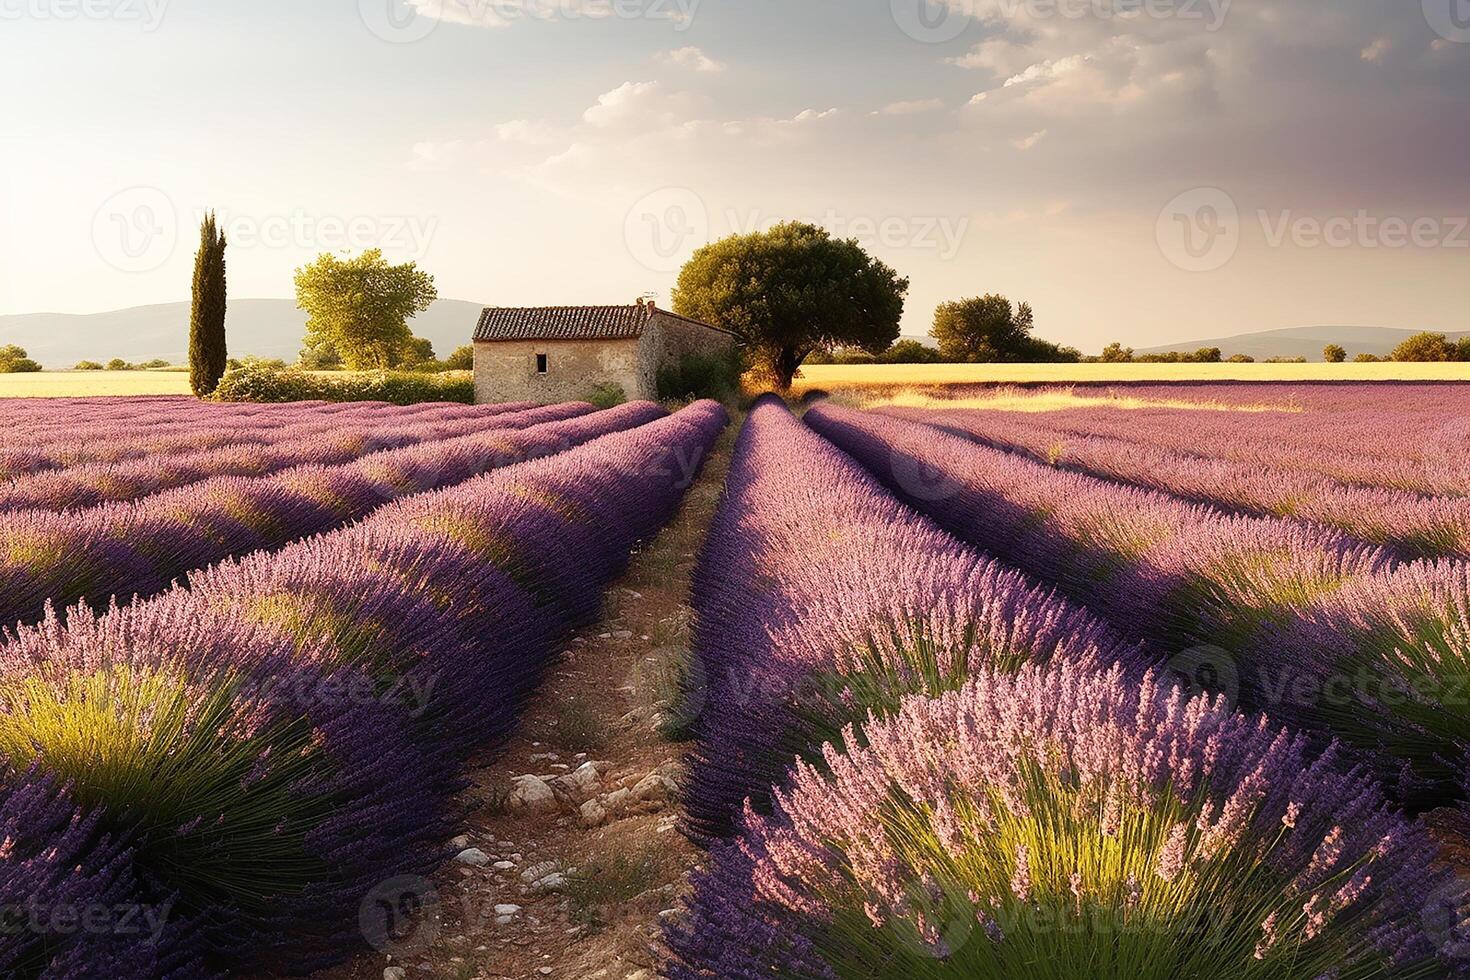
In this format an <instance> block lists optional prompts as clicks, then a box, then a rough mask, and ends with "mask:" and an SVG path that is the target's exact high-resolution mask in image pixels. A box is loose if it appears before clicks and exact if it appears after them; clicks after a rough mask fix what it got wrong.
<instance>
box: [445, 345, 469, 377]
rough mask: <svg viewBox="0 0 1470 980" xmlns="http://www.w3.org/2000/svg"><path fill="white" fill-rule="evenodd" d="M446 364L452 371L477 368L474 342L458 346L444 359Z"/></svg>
mask: <svg viewBox="0 0 1470 980" xmlns="http://www.w3.org/2000/svg"><path fill="white" fill-rule="evenodd" d="M444 364H445V366H446V367H447V369H448V370H450V371H473V370H474V369H475V347H474V345H473V344H465V345H464V346H463V347H456V348H455V349H454V353H453V354H450V355H449V356H448V357H446V358H445V359H444Z"/></svg>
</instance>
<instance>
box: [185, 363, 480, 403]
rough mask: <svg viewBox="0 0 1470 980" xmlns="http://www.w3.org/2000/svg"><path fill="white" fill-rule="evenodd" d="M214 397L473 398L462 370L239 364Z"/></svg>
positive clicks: (276, 399) (468, 400)
mask: <svg viewBox="0 0 1470 980" xmlns="http://www.w3.org/2000/svg"><path fill="white" fill-rule="evenodd" d="M214 397H215V398H216V399H217V400H218V401H227V402H294V401H313V400H320V401H329V402H356V401H380V402H390V403H392V404H394V405H414V404H417V403H419V402H461V403H463V404H466V405H472V404H474V401H475V382H474V377H473V376H472V375H470V374H468V373H466V372H445V373H442V374H417V373H408V372H401V371H382V372H362V373H350V372H344V373H342V374H340V375H332V376H323V375H317V374H309V373H307V372H305V371H299V370H295V369H290V368H288V369H282V368H278V367H274V366H272V365H268V364H244V365H241V366H240V367H237V368H232V369H231V370H229V371H227V372H225V376H224V378H223V379H221V380H220V383H219V387H218V388H217V389H215V393H214Z"/></svg>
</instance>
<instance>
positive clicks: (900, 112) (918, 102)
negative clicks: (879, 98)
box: [873, 99, 944, 116]
mask: <svg viewBox="0 0 1470 980" xmlns="http://www.w3.org/2000/svg"><path fill="white" fill-rule="evenodd" d="M943 108H944V100H943V99H915V100H913V101H910V102H890V103H889V104H888V105H886V106H884V107H883V108H881V109H879V110H877V111H876V112H874V113H873V115H875V116H914V115H918V114H920V113H924V112H934V111H936V110H938V109H943Z"/></svg>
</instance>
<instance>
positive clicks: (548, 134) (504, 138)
mask: <svg viewBox="0 0 1470 980" xmlns="http://www.w3.org/2000/svg"><path fill="white" fill-rule="evenodd" d="M495 135H496V136H497V137H499V139H500V141H501V142H503V143H525V144H527V145H531V146H540V145H544V144H546V143H554V142H555V141H556V138H557V132H556V129H555V128H554V127H553V126H551V125H550V124H548V123H544V122H532V121H531V120H529V119H512V120H510V121H509V122H503V123H500V124H499V125H497V126H496V127H495Z"/></svg>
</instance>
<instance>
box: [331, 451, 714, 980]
mask: <svg viewBox="0 0 1470 980" xmlns="http://www.w3.org/2000/svg"><path fill="white" fill-rule="evenodd" d="M737 428H738V424H732V425H731V426H730V427H729V428H728V429H727V430H726V432H725V433H724V435H723V436H722V437H721V439H720V441H719V443H718V444H717V446H716V448H715V451H714V453H713V454H712V456H711V458H710V461H709V463H708V464H707V465H706V466H705V468H704V471H703V472H702V474H701V476H700V479H699V481H698V482H697V483H696V484H695V485H694V486H693V487H692V488H690V490H689V493H688V495H687V496H686V497H685V500H684V503H683V505H682V507H681V509H680V511H679V513H678V515H677V516H676V517H675V519H674V521H673V522H672V523H671V524H670V525H669V527H667V528H665V530H664V531H663V532H662V533H661V534H660V535H659V536H658V537H657V538H656V539H655V540H654V541H652V542H650V543H649V544H648V545H647V546H646V547H645V548H644V549H643V550H642V551H640V552H639V553H638V554H636V555H635V556H634V559H633V563H632V565H631V566H630V568H629V570H628V573H627V574H626V575H625V576H623V578H622V579H621V580H619V581H618V582H616V583H614V584H613V586H612V587H611V588H610V589H609V590H608V592H607V595H606V599H605V606H604V615H603V619H602V621H601V622H600V623H598V624H597V625H596V626H592V627H589V628H587V629H585V630H582V631H581V632H580V633H579V634H578V635H577V636H576V637H574V638H573V639H572V641H571V642H570V643H569V644H568V645H567V648H566V652H565V653H564V655H563V657H562V659H561V662H560V663H558V664H556V665H555V666H554V667H553V668H552V670H551V672H550V673H549V675H548V677H547V679H546V681H545V683H544V684H543V685H542V688H541V691H540V693H539V694H538V695H537V697H536V699H535V700H534V701H533V703H532V704H531V706H530V708H529V710H528V711H527V712H526V714H525V715H524V717H523V718H522V722H521V725H520V729H519V732H518V734H517V735H516V737H515V738H513V739H512V740H511V741H510V742H509V743H508V744H506V745H504V746H502V747H501V748H500V749H499V750H498V751H496V752H494V754H493V755H487V756H486V757H485V758H482V759H478V760H476V762H475V764H474V767H473V768H472V770H471V771H470V773H469V774H468V775H469V778H470V781H471V785H470V786H469V787H468V788H467V789H466V790H465V791H464V793H463V794H462V797H461V800H460V802H461V803H462V805H463V806H464V808H465V810H466V811H467V813H468V817H467V818H466V820H465V821H464V823H463V826H462V828H461V829H460V831H459V833H460V835H461V836H460V837H459V838H457V839H456V840H455V842H454V846H455V847H456V848H458V849H460V850H461V851H462V852H463V853H461V854H460V856H459V857H458V858H456V859H455V860H454V861H451V862H449V863H448V864H447V865H446V866H445V867H443V868H441V869H439V870H438V871H437V872H436V873H435V874H434V875H433V876H432V878H431V880H430V882H428V883H427V884H426V885H423V890H425V891H426V893H427V894H428V896H429V898H428V901H427V903H426V905H425V908H424V911H423V912H421V913H419V914H416V915H412V916H407V917H397V918H394V919H385V918H384V917H385V916H386V915H388V912H387V909H388V906H387V905H385V906H383V910H382V911H374V910H373V909H372V907H371V903H369V904H368V905H365V920H364V924H365V926H366V927H367V928H366V929H365V932H367V933H370V934H374V935H375V936H376V938H377V942H375V945H376V946H378V947H379V949H378V951H376V952H373V953H371V954H364V955H362V956H359V957H357V958H355V959H354V960H352V961H350V962H349V963H347V964H344V965H343V966H340V967H337V968H334V969H332V970H328V971H324V972H322V973H319V974H316V977H317V978H318V980H377V978H385V980H411V978H423V977H434V978H439V977H449V978H455V980H507V978H517V980H519V978H539V977H560V978H567V980H583V978H587V980H591V978H599V980H600V978H608V980H651V978H653V977H654V976H655V975H656V966H657V963H658V956H659V954H658V947H659V936H660V933H661V922H662V920H663V919H665V918H667V917H669V916H672V915H674V914H675V909H676V908H677V906H678V904H679V901H678V899H679V896H680V895H681V894H682V893H683V890H684V888H685V882H686V879H687V876H688V872H689V870H690V869H691V868H692V867H693V866H694V864H695V863H696V862H697V861H698V859H699V851H698V850H697V849H696V848H695V847H694V846H693V845H691V844H690V843H689V842H688V841H687V840H685V838H684V837H683V836H682V835H681V834H680V833H679V832H678V830H677V829H676V823H677V815H678V787H679V784H680V781H681V776H682V767H681V764H680V758H681V756H682V754H683V750H682V748H681V746H680V745H678V744H677V743H675V742H672V741H670V740H669V739H668V738H667V737H665V734H664V732H665V731H666V729H667V726H668V716H667V714H666V713H665V711H666V709H667V708H668V707H669V704H670V702H671V700H672V697H673V694H674V692H676V691H677V689H678V683H679V677H680V674H681V671H682V669H683V665H684V664H685V663H686V662H687V657H688V643H689V619H690V610H689V607H688V604H687V603H688V595H689V580H690V575H691V573H692V572H693V569H694V564H695V559H696V555H697V554H698V551H699V548H700V545H701V544H702V543H703V541H704V536H705V533H706V530H707V528H708V526H709V522H710V518H711V517H712V515H713V514H714V511H715V508H716V506H717V505H718V502H719V497H720V493H721V491H722V488H723V486H724V481H725V474H726V472H727V471H728V469H729V463H730V450H731V447H732V446H733V443H734V437H735V432H736V430H737ZM589 763H590V765H588V764H589ZM528 775H529V776H535V777H538V779H536V780H527V779H524V778H523V777H525V776H528ZM547 790H550V791H551V792H550V797H549V798H547V797H548V794H547V792H546V791H547ZM428 888H432V891H427V889H428ZM435 898H437V901H436V900H435ZM392 902H394V903H398V904H402V903H401V899H398V898H394V899H392Z"/></svg>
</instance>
